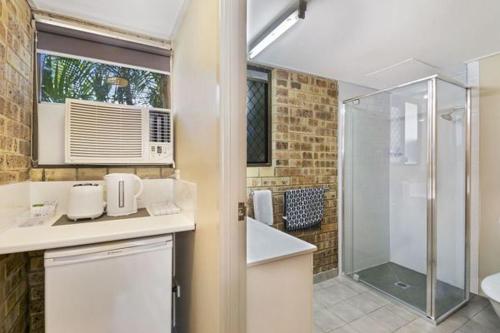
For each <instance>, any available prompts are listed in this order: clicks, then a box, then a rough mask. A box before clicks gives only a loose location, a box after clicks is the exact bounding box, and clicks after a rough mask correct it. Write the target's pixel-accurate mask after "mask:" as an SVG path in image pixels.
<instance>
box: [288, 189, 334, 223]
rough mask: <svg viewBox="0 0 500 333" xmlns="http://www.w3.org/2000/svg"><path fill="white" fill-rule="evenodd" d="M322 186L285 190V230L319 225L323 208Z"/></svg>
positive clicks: (323, 192) (323, 194) (323, 191)
mask: <svg viewBox="0 0 500 333" xmlns="http://www.w3.org/2000/svg"><path fill="white" fill-rule="evenodd" d="M325 191H326V189H324V188H305V189H295V190H288V191H286V192H285V208H284V211H285V216H284V217H283V218H284V220H285V227H286V230H287V231H293V230H301V229H307V228H311V227H314V226H316V225H319V224H320V223H321V221H322V220H323V212H324V208H325Z"/></svg>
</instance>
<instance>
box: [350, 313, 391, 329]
mask: <svg viewBox="0 0 500 333" xmlns="http://www.w3.org/2000/svg"><path fill="white" fill-rule="evenodd" d="M349 325H350V327H352V328H353V329H355V330H356V331H358V332H360V333H364V332H366V333H389V332H392V331H393V330H392V329H391V328H389V327H387V326H385V325H384V324H383V323H381V322H379V321H378V320H375V319H373V318H370V317H367V316H365V317H362V318H360V319H358V320H355V321H353V322H352V323H350V324H349Z"/></svg>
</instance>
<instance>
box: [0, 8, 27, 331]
mask: <svg viewBox="0 0 500 333" xmlns="http://www.w3.org/2000/svg"><path fill="white" fill-rule="evenodd" d="M32 42H33V31H32V28H31V10H30V8H29V6H28V4H27V2H26V0H0V184H8V183H15V182H21V181H25V180H28V179H29V167H30V158H31V157H30V155H31V116H32V110H33V75H32V60H33V50H32V47H33V46H32V45H33V44H32ZM27 263H28V256H27V255H26V254H25V253H16V254H10V255H0V332H1V333H17V332H26V331H27V329H28V307H29V303H28V282H27V281H28V279H27Z"/></svg>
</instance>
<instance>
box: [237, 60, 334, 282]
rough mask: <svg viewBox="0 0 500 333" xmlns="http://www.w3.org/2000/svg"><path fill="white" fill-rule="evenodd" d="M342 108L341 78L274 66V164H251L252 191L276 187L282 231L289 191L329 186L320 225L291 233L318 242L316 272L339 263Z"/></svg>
mask: <svg viewBox="0 0 500 333" xmlns="http://www.w3.org/2000/svg"><path fill="white" fill-rule="evenodd" d="M337 109H338V103H337V82H336V81H332V80H327V79H324V78H320V77H316V76H312V75H307V74H302V73H295V72H289V71H285V70H277V69H275V70H273V71H272V149H273V151H272V159H273V161H272V166H271V167H249V168H247V186H248V193H249V194H250V193H251V191H253V190H259V189H270V190H271V191H272V192H273V209H274V226H275V227H276V228H278V229H280V230H284V221H283V197H284V191H286V190H288V189H294V188H307V187H328V188H329V191H328V192H327V193H326V201H325V208H326V209H325V217H324V219H323V221H322V223H321V226H320V227H317V228H312V229H309V230H304V231H296V232H291V233H290V234H292V235H294V236H296V237H299V238H301V239H303V240H305V241H307V242H310V243H312V244H315V245H316V246H317V247H318V251H317V252H316V253H315V254H314V273H319V272H324V271H328V270H331V269H334V268H336V267H337V202H336V198H337V193H336V191H337ZM250 197H251V196H250V195H249V198H250ZM249 200H251V199H249ZM250 207H252V203H251V202H250ZM252 214H253V212H252V209H250V215H252Z"/></svg>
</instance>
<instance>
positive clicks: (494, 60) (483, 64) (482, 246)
mask: <svg viewBox="0 0 500 333" xmlns="http://www.w3.org/2000/svg"><path fill="white" fill-rule="evenodd" d="M499 72H500V55H497V56H493V57H489V58H485V59H483V60H480V61H479V115H480V117H479V124H480V125H479V127H480V132H479V174H480V180H479V190H480V196H481V201H480V222H479V225H480V226H479V228H480V231H479V278H480V280H479V281H481V280H482V279H484V278H485V277H486V276H488V275H490V274H494V273H498V272H500V261H499V259H498V254H499V253H500V242H499V239H500V205H499V203H500V150H499V149H498V143H499V141H500V135H499V133H500V76H499V75H498V73H499Z"/></svg>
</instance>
